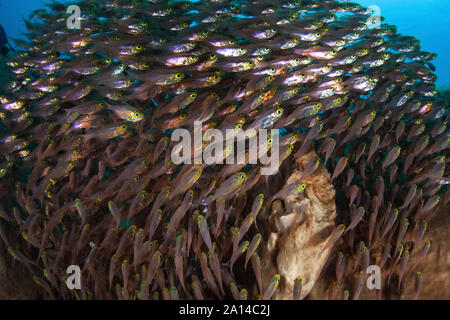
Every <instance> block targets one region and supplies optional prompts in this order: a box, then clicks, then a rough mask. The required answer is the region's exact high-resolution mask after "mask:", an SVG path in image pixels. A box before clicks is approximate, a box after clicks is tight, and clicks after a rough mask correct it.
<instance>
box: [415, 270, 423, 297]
mask: <svg viewBox="0 0 450 320" xmlns="http://www.w3.org/2000/svg"><path fill="white" fill-rule="evenodd" d="M414 290H415V292H414V300H417V299H419V296H420V292H421V291H422V273H421V272H416V276H415V282H414Z"/></svg>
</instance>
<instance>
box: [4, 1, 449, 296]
mask: <svg viewBox="0 0 450 320" xmlns="http://www.w3.org/2000/svg"><path fill="white" fill-rule="evenodd" d="M65 2H66V3H73V2H75V1H65ZM193 2H195V3H190V4H187V3H186V2H185V1H180V0H172V1H163V0H161V1H159V0H145V1H139V0H136V1H132V0H110V1H109V0H81V1H80V6H81V5H84V8H86V17H87V19H86V20H87V21H89V22H92V21H95V22H96V23H95V24H93V25H88V26H87V27H86V28H85V31H87V32H88V34H91V35H89V36H87V35H86V34H85V33H84V31H83V30H82V31H72V30H67V28H66V24H65V22H64V19H65V15H66V13H65V10H66V8H65V5H58V4H56V3H55V2H53V3H52V4H51V5H49V7H53V8H52V10H54V11H55V12H54V13H53V14H52V15H50V16H47V14H46V13H45V11H44V13H42V12H34V13H33V14H34V15H35V17H36V16H37V17H39V16H42V17H44V19H43V20H44V21H45V24H44V26H42V25H41V24H34V23H30V22H28V25H27V27H28V29H29V30H30V31H29V32H30V33H29V35H30V34H31V35H33V39H31V40H32V42H34V43H36V46H34V47H32V45H31V44H28V43H27V42H26V41H23V40H22V41H19V43H20V42H22V43H21V47H22V48H29V50H30V52H27V53H26V54H24V55H21V54H20V52H19V50H18V53H17V54H14V53H13V54H11V55H10V56H9V57H8V58H3V57H2V56H0V68H3V67H6V65H5V63H3V62H2V60H5V59H6V60H7V63H8V69H7V70H8V72H4V71H2V69H0V78H1V77H2V76H3V75H8V76H9V75H11V77H12V79H14V80H13V81H6V82H5V84H6V85H5V86H4V87H3V86H2V85H1V83H0V87H1V88H2V90H3V91H0V94H1V95H0V102H1V105H0V107H1V109H0V111H1V110H2V109H3V110H4V111H3V112H0V118H1V121H0V124H1V125H3V124H5V125H4V126H3V127H1V128H0V129H4V130H3V132H1V133H3V135H1V136H0V138H1V140H0V142H1V144H0V218H2V219H0V237H1V239H0V299H2V292H1V288H2V287H6V286H4V285H3V283H4V282H5V281H4V280H2V278H1V274H2V259H3V256H4V255H5V254H6V255H8V256H7V258H5V261H7V262H9V260H7V259H15V260H17V262H18V263H19V262H20V263H21V264H23V266H24V267H27V269H28V270H27V272H28V273H29V274H30V275H31V276H24V277H23V278H27V279H32V280H33V281H34V282H35V283H36V284H37V285H38V286H40V287H41V289H40V290H41V291H40V294H41V296H43V297H45V298H50V299H55V298H56V299H59V298H62V299H90V298H95V299H113V298H114V299H115V298H117V299H149V298H150V299H159V298H160V296H161V297H162V298H163V299H174V300H175V299H178V298H180V297H181V298H183V299H184V298H193V297H195V298H196V299H203V298H205V297H206V298H207V299H210V298H214V299H215V298H219V299H222V298H225V299H229V298H231V297H232V298H234V299H247V298H250V299H259V298H262V299H264V300H266V299H269V298H274V299H292V298H293V299H294V300H297V299H303V298H305V297H308V298H309V299H324V298H328V299H339V298H341V299H349V298H350V297H351V299H354V300H357V299H374V298H377V299H398V298H401V299H418V297H419V296H421V294H422V291H423V295H422V296H421V297H424V298H429V297H430V296H431V297H436V295H441V297H440V298H447V297H450V296H449V294H450V293H449V292H448V290H447V291H446V292H444V293H437V291H438V290H437V289H440V288H444V290H445V288H450V285H443V284H441V283H440V282H441V281H440V279H447V275H446V274H445V272H442V270H446V269H445V268H446V266H448V261H445V256H446V255H445V254H442V253H447V252H450V250H449V249H448V247H446V246H445V245H446V243H447V242H448V241H447V240H448V237H449V236H448V232H447V229H448V230H450V229H449V228H447V229H446V230H444V232H440V233H439V234H441V235H442V236H441V237H440V238H438V237H437V236H436V227H435V226H439V225H443V226H448V225H449V223H450V222H446V223H442V222H441V221H442V220H436V217H437V218H438V219H445V218H446V217H448V214H446V213H448V212H449V204H450V189H449V178H448V177H449V168H450V167H449V165H448V163H449V159H450V154H449V150H450V138H449V136H450V133H449V129H448V128H447V123H448V121H449V119H450V115H449V113H448V111H449V109H448V101H449V99H448V97H446V98H445V99H442V95H441V93H439V94H437V92H436V91H435V88H436V87H438V88H439V87H441V88H443V87H445V86H447V90H448V89H449V88H450V86H449V84H450V77H449V75H448V74H447V72H446V71H447V70H449V68H448V60H449V59H448V56H447V54H448V46H449V44H448V41H447V38H446V37H447V34H448V31H449V30H448V28H449V27H450V24H449V23H448V20H449V19H448V17H447V16H446V9H447V8H446V6H448V1H408V2H406V1H404V2H402V1H396V0H391V1H355V2H348V1H341V2H340V3H338V2H337V1H333V0H328V1H322V0H320V1H319V0H303V1H300V0H253V1H252V2H251V1H250V0H249V1H246V0H243V1H239V0H233V1H224V2H223V3H222V1H220V0H219V3H217V0H201V1H199V0H196V1H193ZM356 2H357V3H359V4H361V5H363V6H373V5H375V6H376V8H379V13H380V15H381V16H383V17H384V18H385V20H384V21H383V24H386V25H385V26H386V27H385V28H381V29H380V30H379V31H378V30H371V29H366V28H367V25H368V23H367V22H366V21H367V17H369V16H368V14H370V13H369V12H368V11H366V10H361V11H359V9H361V8H358V6H356V5H355V3H356ZM45 3H46V1H11V0H8V1H5V0H0V23H1V25H2V26H3V27H4V28H5V29H6V33H7V35H8V37H9V38H10V43H11V44H14V41H13V39H14V38H19V39H20V38H22V39H25V38H23V34H22V33H23V32H25V26H24V24H23V21H22V19H23V18H26V17H28V15H29V13H30V12H31V11H33V10H35V9H38V8H42V7H44V6H45ZM250 3H251V5H250ZM350 3H351V4H350ZM95 4H100V5H97V6H96V5H95ZM277 4H279V6H278V5H277ZM406 4H407V5H406ZM91 5H92V6H91ZM141 6H142V7H141ZM137 7H141V8H140V9H138V10H136V11H135V10H134V9H135V8H137ZM302 7H303V8H302ZM87 8H89V9H87ZM286 8H288V9H292V10H293V11H291V10H285V9H286ZM316 8H320V9H323V11H321V10H317V11H318V12H315V11H316ZM241 9H242V10H241ZM297 10H298V12H297V13H300V12H301V11H305V12H302V14H301V15H300V16H298V15H296V12H295V11H297ZM326 12H334V13H335V14H331V15H330V14H327V13H326ZM288 13H289V14H288ZM303 13H307V14H303ZM261 15H267V17H265V18H263V20H264V21H262V22H261V20H260V16H261ZM187 16H192V18H193V19H192V20H191V19H190V17H187ZM243 16H244V17H245V18H247V19H242V17H243ZM105 17H107V18H105ZM313 17H319V18H317V19H316V18H313ZM90 19H91V20H90ZM216 19H217V20H218V22H214V20H216ZM266 19H267V20H266ZM147 20H148V21H147ZM245 20H247V21H245ZM100 21H101V23H99V22H100ZM199 21H200V22H199ZM251 21H255V23H254V24H252V23H250V22H251ZM356 22H361V23H362V26H361V23H359V24H355V23H356ZM86 23H88V22H86ZM258 23H260V24H258ZM275 23H276V24H277V25H278V24H279V27H276V28H270V29H262V28H261V27H262V26H263V25H269V24H275ZM247 24H248V25H247ZM322 26H323V28H322ZM392 26H395V27H392ZM260 29H261V30H260ZM358 29H362V30H361V33H358V32H350V31H351V30H358ZM110 30H112V31H110ZM274 30H275V31H274ZM311 30H320V32H312V31H311ZM396 31H397V32H398V33H399V34H400V35H404V36H405V37H400V36H398V35H396ZM110 32H113V33H114V35H113V36H111V35H110V34H109V33H110ZM224 37H225V38H224ZM290 37H294V39H293V40H289V41H288V42H284V41H285V40H287V39H289V38H290ZM361 37H363V39H359V38H361ZM412 37H414V38H412ZM3 38H4V37H3ZM380 38H381V39H380ZM415 38H417V39H419V41H420V46H421V47H420V48H418V46H417V45H416V44H417V42H416V41H415ZM185 39H189V40H191V41H190V42H185ZM299 39H301V40H302V41H303V42H302V43H301V45H300V46H297V45H298V44H299V43H298V41H299ZM343 39H345V41H343ZM1 40H2V34H0V44H1ZM295 41H297V42H295ZM383 41H385V43H384V44H383ZM236 43H239V47H237V48H236V47H235V44H236ZM339 43H340V44H339ZM320 44H324V45H326V47H325V49H323V48H324V47H320ZM266 45H267V47H266ZM328 47H332V48H338V49H336V50H330V49H328ZM250 50H251V51H250ZM271 50H272V51H271ZM49 51H50V54H49V53H48V52H49ZM52 51H55V52H59V53H57V54H51V52H52ZM186 52H191V53H192V55H191V53H186ZM399 52H401V53H399ZM428 52H433V53H437V54H438V58H437V59H434V58H435V57H434V54H429V53H428ZM30 53H31V54H30ZM216 53H217V54H216ZM0 54H1V52H0ZM250 54H251V55H252V56H255V57H252V58H250V60H241V59H244V58H245V59H247V58H248V57H249V56H250ZM219 56H220V57H219ZM241 56H242V58H240V57H241ZM300 57H301V58H300ZM9 59H11V60H9ZM430 60H432V62H431V63H430V62H429V61H430ZM355 61H357V63H354V62H355ZM269 66H270V68H268V67H269ZM9 69H11V70H9ZM168 70H169V71H168ZM430 70H431V71H432V73H433V74H430ZM9 71H12V72H9ZM213 71H214V72H213ZM434 74H436V75H437V81H436V82H435V76H434ZM267 75H268V76H267ZM339 75H343V76H342V77H341V76H339ZM266 76H267V77H266ZM0 80H1V79H0ZM377 83H378V85H377ZM298 84H300V85H298ZM435 84H436V86H435ZM294 85H298V86H295V87H293V86H294ZM266 90H267V91H266ZM449 92H450V91H447V94H448V93H449ZM196 120H201V121H205V126H204V127H202V130H205V131H206V130H207V129H209V128H219V130H220V129H222V130H225V129H228V128H233V129H241V128H244V130H247V129H250V128H263V129H267V128H272V127H273V128H281V130H280V131H281V133H282V135H281V138H282V142H281V145H282V147H283V148H282V149H281V151H280V152H279V156H280V158H281V162H282V164H283V166H282V167H280V170H279V171H278V173H276V174H275V175H273V176H270V177H265V178H264V179H263V178H262V174H261V171H262V168H263V167H262V166H260V165H259V164H258V165H253V164H251V163H245V166H244V165H243V166H240V165H236V166H235V165H229V166H228V165H224V166H223V167H222V166H221V165H220V166H219V165H217V166H216V165H215V164H214V166H212V165H210V164H205V166H204V167H203V166H202V167H200V168H199V167H197V166H195V165H191V164H190V165H188V164H186V165H183V166H180V165H176V164H174V162H173V161H172V159H171V157H170V156H169V155H170V154H171V152H172V151H173V150H174V149H175V148H176V147H177V145H175V144H174V143H173V141H174V140H173V139H171V138H170V137H171V135H172V133H173V130H174V129H178V128H188V129H192V123H195V121H196ZM205 134H206V132H205ZM208 134H209V133H208ZM204 137H207V138H206V140H207V141H209V140H210V139H211V136H209V135H205V136H204ZM208 137H209V138H208ZM169 141H170V142H169ZM270 141H271V140H270ZM194 143H195V142H194ZM267 143H268V144H269V145H270V144H271V142H269V140H267ZM210 145H213V144H212V143H211V144H208V145H207V146H206V147H205V149H206V148H208V147H209V146H210ZM183 148H184V147H183ZM208 150H210V149H208ZM227 150H228V149H226V150H224V153H223V154H225V151H227ZM183 151H184V149H183ZM227 152H228V151H227ZM273 152H278V151H271V154H274V153H273ZM183 153H184V152H183ZM249 153H250V150H249V151H248V153H247V154H249ZM200 209H201V210H202V211H200ZM258 213H259V215H258ZM300 217H301V218H300ZM303 217H304V218H303ZM257 218H258V219H257ZM286 218H287V219H288V220H286ZM299 218H300V219H299ZM309 219H310V220H309ZM447 219H448V218H447ZM436 221H437V222H436ZM428 224H429V226H428ZM258 225H259V227H258ZM427 226H428V227H427ZM19 230H20V231H22V230H23V231H22V232H19ZM291 231H295V232H291ZM445 232H447V233H445ZM305 234H307V235H309V237H304V236H303V235H305ZM274 237H275V238H274ZM230 239H231V240H232V241H230ZM438 239H444V240H443V241H439V240H438ZM241 240H242V241H241ZM310 240H314V241H313V242H311V241H310ZM431 242H433V245H431ZM271 243H275V244H276V245H275V246H272V245H271ZM311 243H314V245H311ZM442 243H444V244H442ZM191 245H192V246H191ZM366 245H367V246H366ZM430 248H431V249H430ZM205 250H206V251H205ZM338 250H339V251H338ZM2 253H3V254H2ZM244 253H245V255H244ZM9 256H11V257H9ZM441 256H442V260H439V258H440V257H441ZM425 258H427V259H428V258H429V259H431V260H429V261H433V263H432V267H436V266H437V267H436V268H434V269H433V268H432V267H430V265H429V264H426V265H425V264H424V262H425V261H426V260H424V259H425ZM244 261H245V262H244ZM274 261H276V264H275V263H273V262H274ZM74 263H75V264H76V265H78V264H81V263H83V265H84V267H83V274H82V275H83V279H84V281H85V282H84V285H83V290H82V291H81V293H80V295H79V294H78V292H77V291H67V289H70V288H69V287H68V286H66V281H65V278H64V277H61V274H62V273H64V272H65V269H66V266H67V265H69V264H70V265H73V264H74ZM372 263H375V264H376V265H377V266H378V265H379V268H380V270H381V272H382V274H383V276H384V279H383V290H380V291H378V292H375V291H370V290H365V287H364V284H365V272H364V271H365V270H368V269H367V267H368V266H369V265H372ZM247 264H249V266H250V265H251V267H249V268H248V269H247ZM4 265H12V264H8V263H4ZM105 266H109V268H108V267H105ZM346 266H349V267H348V268H347V267H346ZM442 266H444V268H442ZM416 267H417V268H416ZM439 268H441V270H440V269H439ZM322 269H323V271H321V270H322ZM422 272H424V276H423V277H424V289H423V290H422ZM319 275H320V277H319ZM391 278H392V279H391ZM201 279H204V280H201ZM430 279H431V280H433V281H434V282H433V283H431V282H430ZM141 280H142V281H141ZM216 280H217V282H216ZM280 281H281V282H280ZM319 281H323V283H324V284H323V286H322V285H320V283H319ZM185 282H186V283H187V287H186V286H185ZM216 283H217V284H216ZM279 283H280V287H278V284H279ZM442 283H444V282H443V281H442ZM222 286H224V287H222ZM15 287H19V285H15ZM169 287H170V288H169ZM321 287H323V288H324V289H323V290H322V291H320V290H321V289H320V288H321ZM315 288H319V289H317V290H314V289H315ZM368 289H370V288H368ZM239 290H240V291H239ZM431 291H433V295H430V293H429V292H431Z"/></svg>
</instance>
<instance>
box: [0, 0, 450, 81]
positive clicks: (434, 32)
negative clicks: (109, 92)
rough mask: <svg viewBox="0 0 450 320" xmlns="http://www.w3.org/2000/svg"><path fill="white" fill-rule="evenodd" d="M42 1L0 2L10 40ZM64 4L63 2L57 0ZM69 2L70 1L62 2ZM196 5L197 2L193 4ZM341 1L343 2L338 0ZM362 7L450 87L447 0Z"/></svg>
mask: <svg viewBox="0 0 450 320" xmlns="http://www.w3.org/2000/svg"><path fill="white" fill-rule="evenodd" d="M46 2H47V1H44V0H2V1H0V24H2V25H3V27H4V28H5V30H6V33H7V35H8V36H9V38H10V43H11V45H14V42H13V41H11V38H16V37H20V38H21V32H24V31H25V26H24V24H23V22H22V17H26V16H28V14H29V13H30V12H31V11H33V10H35V9H38V8H41V7H42V6H43V4H44V3H46ZM61 2H64V1H61ZM65 2H70V1H65ZM194 2H197V1H194ZM342 2H344V1H342ZM352 2H356V3H359V4H361V5H363V6H365V7H368V6H371V5H377V6H379V7H380V10H381V16H382V17H384V18H385V19H386V20H385V23H388V24H393V25H396V26H397V28H398V33H400V34H403V35H408V36H414V37H415V38H417V39H419V40H420V45H421V48H422V50H424V51H428V52H434V53H437V54H438V57H437V58H436V60H434V61H433V64H434V65H435V66H436V72H435V73H436V75H437V76H438V78H437V81H436V86H437V87H438V88H441V87H448V86H450V72H449V71H450V41H449V35H450V15H449V13H448V9H449V6H450V0H407V1H404V0H359V1H358V0H357V1H352Z"/></svg>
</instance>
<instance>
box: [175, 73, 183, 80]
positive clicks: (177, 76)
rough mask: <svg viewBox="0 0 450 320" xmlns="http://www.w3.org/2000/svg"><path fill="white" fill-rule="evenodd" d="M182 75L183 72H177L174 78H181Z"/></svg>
mask: <svg viewBox="0 0 450 320" xmlns="http://www.w3.org/2000/svg"><path fill="white" fill-rule="evenodd" d="M182 77H183V74H182V73H177V74H176V75H175V78H177V79H181V78H182Z"/></svg>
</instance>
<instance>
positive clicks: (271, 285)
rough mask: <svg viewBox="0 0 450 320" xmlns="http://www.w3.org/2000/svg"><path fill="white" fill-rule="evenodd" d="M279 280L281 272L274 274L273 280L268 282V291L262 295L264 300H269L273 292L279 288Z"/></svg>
mask: <svg viewBox="0 0 450 320" xmlns="http://www.w3.org/2000/svg"><path fill="white" fill-rule="evenodd" d="M279 282H280V275H279V274H276V275H274V276H273V278H272V280H271V281H270V283H269V284H268V286H267V288H266V291H264V295H263V296H262V299H263V300H268V299H270V298H271V297H272V296H273V294H274V293H275V291H276V290H277V288H278V283H279Z"/></svg>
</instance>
